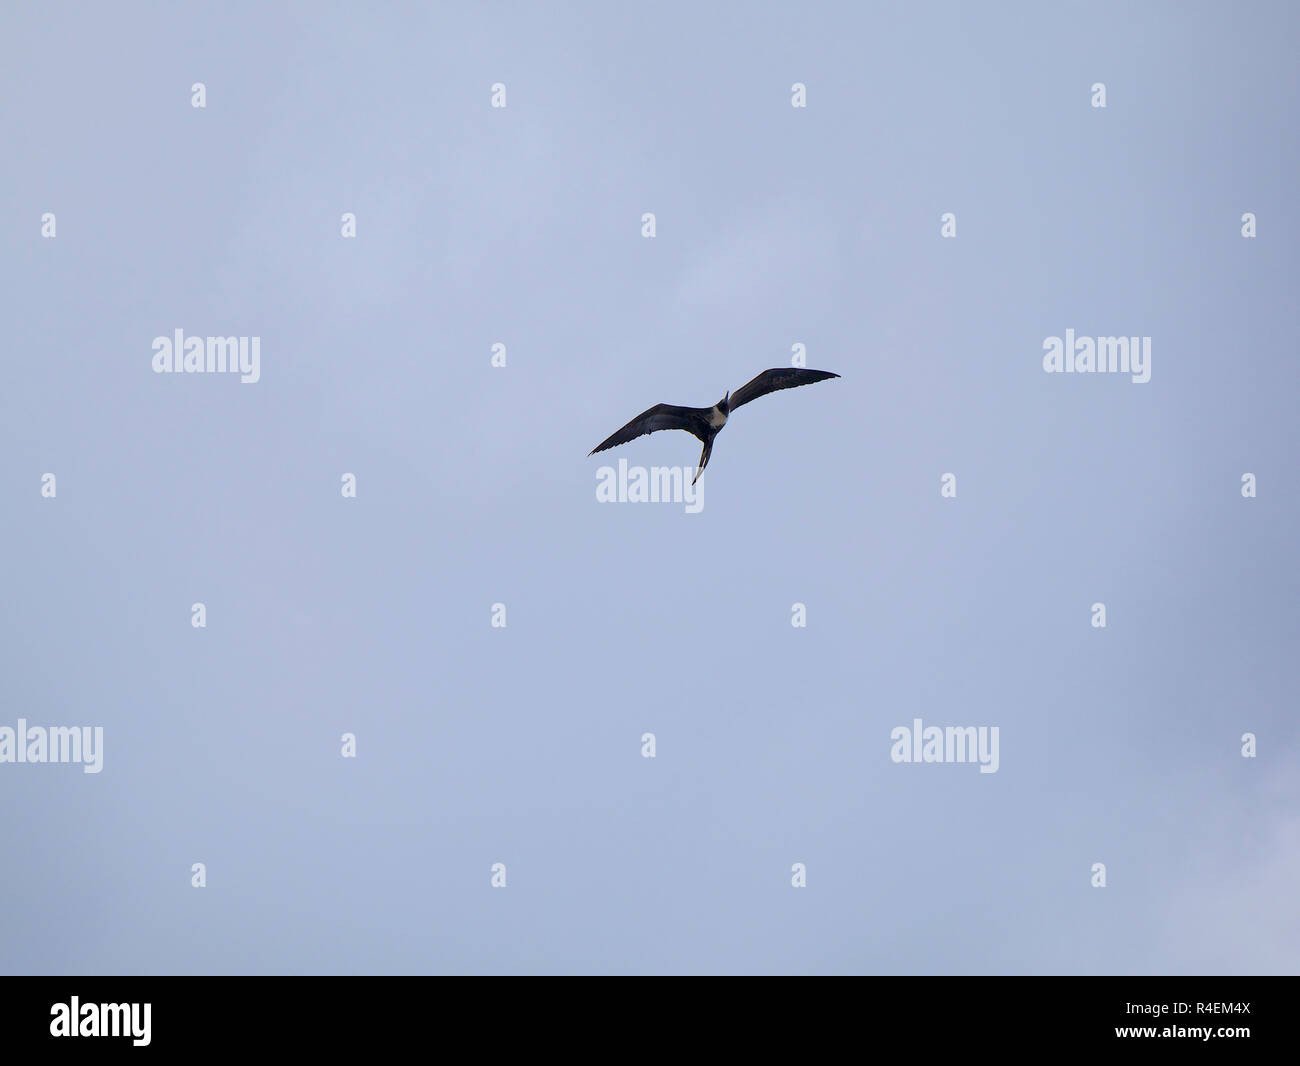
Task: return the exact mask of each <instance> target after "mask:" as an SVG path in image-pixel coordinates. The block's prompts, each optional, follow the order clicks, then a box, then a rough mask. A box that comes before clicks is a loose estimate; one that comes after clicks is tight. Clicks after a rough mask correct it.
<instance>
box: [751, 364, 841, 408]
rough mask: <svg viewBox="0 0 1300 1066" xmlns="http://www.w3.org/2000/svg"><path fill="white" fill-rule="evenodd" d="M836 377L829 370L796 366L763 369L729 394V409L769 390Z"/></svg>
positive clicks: (755, 398) (793, 386)
mask: <svg viewBox="0 0 1300 1066" xmlns="http://www.w3.org/2000/svg"><path fill="white" fill-rule="evenodd" d="M837 377H839V374H832V373H831V372H830V371H829V370H805V369H804V368H803V367H797V366H785V367H777V368H775V369H774V370H764V371H763V372H762V373H761V374H759V375H758V377H756V378H754V380H753V381H749V382H746V383H745V384H744V385H741V386H740V388H738V389H737V390H736V391H735V392H733V393H732V394H731V409H732V410H733V411H734V410H735V409H736V408H737V407H743V406H744V405H745V404H747V403H749V401H750V400H757V399H758V398H759V397H760V396H766V395H767V394H768V393H769V392H776V391H777V390H778V389H793V388H797V387H798V386H799V385H811V384H812V383H813V382H814V381H825V380H826V379H827V378H837Z"/></svg>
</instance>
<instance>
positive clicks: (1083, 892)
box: [0, 3, 1300, 973]
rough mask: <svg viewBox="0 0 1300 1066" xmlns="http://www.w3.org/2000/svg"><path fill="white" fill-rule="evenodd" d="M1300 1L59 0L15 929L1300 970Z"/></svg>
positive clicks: (22, 377)
mask: <svg viewBox="0 0 1300 1066" xmlns="http://www.w3.org/2000/svg"><path fill="white" fill-rule="evenodd" d="M376 7H378V9H376ZM810 8H811V9H810ZM1298 30H1300V15H1298V14H1297V9H1296V8H1295V6H1294V5H1289V4H1283V3H1277V4H1263V3H1261V4H1253V5H1249V6H1248V7H1247V8H1245V9H1243V8H1240V7H1237V6H1233V5H1227V4H1215V5H1206V4H1177V5H1174V4H1143V5H1140V6H1137V7H1136V8H1135V5H1131V4H1117V5H1109V4H1099V3H1086V4H1073V5H1058V4H1053V5H1041V4H1014V5H1012V4H989V5H978V6H976V5H960V6H958V5H947V4H944V5H924V4H907V5H900V4H889V5H872V6H868V5H862V4H849V3H843V4H822V5H816V6H815V7H812V6H811V5H791V4H770V5H758V4H732V5H701V4H696V3H682V4H667V3H655V4H652V5H645V6H641V7H634V6H631V5H596V4H590V5H581V6H576V5H557V4H547V5H523V4H519V5H491V6H488V5H451V4H447V5H439V6H436V7H435V6H431V5H410V6H399V5H382V6H376V5H365V6H364V9H363V7H362V6H360V5H349V6H343V5H336V6H329V5H324V4H319V5H318V4H299V5H293V6H290V5H286V4H269V5H262V4H247V5H240V4H223V5H219V6H217V5H204V6H202V7H199V6H197V5H174V4H161V3H160V4H156V5H140V4H124V5H116V6H115V7H113V8H112V9H111V10H110V9H109V8H102V9H101V8H99V7H95V6H92V5H60V4H52V3H41V4H21V5H19V4H8V5H5V7H4V9H3V12H2V13H0V146H3V155H4V163H3V165H0V273H2V274H3V279H4V283H3V285H2V286H0V315H2V320H3V330H4V336H3V351H4V375H5V387H4V389H3V390H0V492H3V498H4V500H5V506H4V511H3V523H0V544H3V547H4V557H5V559H6V562H7V566H6V567H5V579H4V583H3V596H2V601H3V611H2V612H0V618H3V625H4V632H3V636H4V647H5V651H4V653H3V662H4V670H3V678H4V682H3V689H2V690H0V691H2V692H3V700H2V706H0V727H4V726H8V727H10V728H15V727H17V725H18V720H19V719H20V718H21V719H26V720H27V721H28V722H29V723H30V724H32V725H41V726H54V725H66V726H73V725H81V726H99V727H102V728H103V730H104V750H103V769H102V772H100V773H98V774H85V773H83V772H82V770H81V768H79V767H77V766H75V765H27V764H24V765H15V764H0V810H3V811H4V812H5V816H4V817H3V818H0V970H3V971H4V972H18V973H47V972H49V973H63V972H92V973H99V972H106V973H156V972H165V973H172V972H176V973H207V972H219V973H227V972H234V973H246V972H256V973H267V972H269V973H336V972H347V973H356V972H359V973H379V972H382V973H388V972H402V973H405V972H475V973H479V972H482V973H499V972H509V973H536V972H566V973H567V972H599V973H627V972H656V973H657V972H669V973H680V972H685V973H695V972H727V973H732V972H764V973H860V972H868V973H874V972H880V973H987V972H993V973H1026V972H1028V973H1058V972H1068V973H1074V972H1084V973H1094V972H1102V973H1139V972H1140V973H1167V972H1179V973H1181V972H1192V973H1202V972H1216V973H1217V972H1260V971H1263V972H1295V971H1296V970H1297V968H1300V967H1298V966H1297V960H1300V918H1297V909H1296V899H1297V898H1300V777H1298V775H1297V769H1296V767H1297V756H1298V755H1300V738H1298V736H1297V727H1296V682H1295V677H1296V673H1295V663H1296V651H1297V643H1298V638H1300V622H1298V620H1297V603H1298V602H1300V599H1298V596H1297V593H1298V592H1300V587H1298V586H1300V580H1298V577H1297V573H1298V571H1297V567H1296V561H1295V560H1296V556H1295V552H1296V545H1297V543H1298V541H1300V536H1298V534H1300V528H1298V527H1300V521H1298V519H1300V506H1298V505H1297V492H1298V491H1300V486H1298V485H1297V477H1296V472H1297V467H1296V457H1297V455H1298V454H1300V439H1298V438H1300V431H1298V430H1297V419H1296V416H1295V402H1296V396H1297V394H1298V393H1297V386H1298V385H1300V380H1298V377H1300V375H1297V370H1296V365H1297V364H1296V338H1297V336H1298V335H1300V309H1298V307H1300V305H1298V304H1297V300H1296V278H1297V247H1298V245H1297V239H1296V238H1297V228H1298V223H1300V218H1298V217H1297V206H1296V196H1295V190H1296V174H1297V173H1298V172H1300V168H1298V166H1297V163H1298V162H1300V161H1298V160H1297V143H1298V141H1297V136H1296V132H1297V117H1298V110H1300V104H1298V101H1297V97H1296V94H1295V55H1296V49H1297V44H1298V43H1300V42H1298V38H1300V33H1298V32H1297V31H1298ZM198 82H201V83H203V85H204V86H205V91H206V107H203V108H196V107H193V106H192V86H193V85H194V84H195V83H198ZM497 83H501V84H503V85H504V86H505V87H506V93H507V97H506V101H507V106H506V107H504V108H493V107H492V106H491V92H492V86H493V85H494V84H497ZM795 83H802V84H804V85H805V86H806V87H807V97H806V101H807V106H806V107H803V108H796V107H793V106H792V93H791V88H792V86H793V85H794V84H795ZM1095 83H1104V85H1105V95H1106V106H1105V107H1104V108H1099V107H1094V106H1092V104H1093V101H1094V99H1095V92H1094V90H1093V86H1094V84H1095ZM47 212H48V213H53V214H54V216H55V219H56V236H54V237H53V238H48V237H43V236H42V216H43V215H44V214H46V213H47ZM346 212H350V213H353V214H354V215H355V218H356V237H355V238H353V239H347V238H344V237H343V236H342V235H341V217H342V216H343V214H344V213H346ZM646 212H652V213H653V214H654V215H655V224H656V235H655V236H654V237H653V238H652V239H651V238H646V237H643V236H642V216H643V215H644V214H645V213H646ZM1247 212H1250V213H1253V214H1254V215H1255V216H1256V220H1257V222H1256V224H1257V236H1256V237H1255V238H1254V239H1244V238H1243V237H1242V232H1241V231H1242V225H1243V223H1242V216H1243V214H1245V213H1247ZM945 213H952V214H953V215H955V220H956V237H955V239H945V238H944V237H942V236H941V233H940V229H941V216H942V215H944V214H945ZM177 329H182V330H184V331H185V333H186V334H187V335H193V336H245V337H257V338H260V353H261V365H260V372H261V377H260V380H259V381H258V382H257V383H256V384H241V383H240V382H239V381H238V379H237V377H233V376H229V375H226V376H220V375H206V374H190V375H184V374H182V375H176V374H155V373H154V372H153V371H152V369H151V360H152V357H153V349H152V344H153V340H154V338H155V337H158V336H171V335H172V334H173V331H175V330H177ZM1067 329H1072V330H1074V331H1075V332H1076V334H1079V335H1086V336H1093V337H1096V336H1110V335H1122V336H1137V337H1149V338H1151V351H1152V365H1151V380H1150V381H1149V382H1147V383H1145V384H1137V383H1133V382H1132V381H1131V380H1130V379H1129V378H1128V377H1126V376H1121V375H1114V374H1112V375H1108V374H1094V375H1064V374H1048V373H1045V372H1044V370H1043V365H1042V357H1043V344H1044V341H1045V339H1046V338H1050V337H1053V336H1064V334H1065V331H1066V330H1067ZM495 343H501V344H504V345H505V346H506V352H507V356H506V366H505V367H502V368H494V367H493V366H492V365H491V352H492V346H493V344H495ZM796 344H803V345H804V346H805V347H806V352H807V363H808V365H809V366H811V367H816V368H819V369H827V370H832V371H835V372H837V373H839V374H841V375H842V378H841V380H838V381H831V382H827V383H825V384H818V385H815V386H813V387H810V388H804V389H799V390H795V391H791V392H782V393H780V394H778V395H775V396H771V397H767V398H764V399H762V400H759V401H758V402H756V403H754V404H752V405H750V406H747V407H745V408H744V409H743V410H742V411H740V412H737V413H736V414H735V416H734V417H733V420H732V422H731V423H730V424H729V425H728V427H727V429H726V431H725V432H724V433H723V434H722V436H721V437H719V439H718V442H717V445H716V447H715V448H714V451H713V456H712V459H711V462H710V465H709V468H708V470H707V472H706V473H705V475H704V476H703V478H702V479H701V484H702V485H703V486H704V507H703V509H702V510H701V511H700V512H699V513H697V514H687V513H685V512H684V509H683V507H682V506H681V505H680V504H636V503H624V504H607V503H600V502H598V501H597V498H596V492H595V489H596V484H597V470H598V469H599V467H600V466H601V465H602V463H605V462H608V463H616V462H617V460H618V459H619V458H625V459H627V460H628V462H629V463H632V464H635V465H644V466H649V465H682V466H691V465H693V464H694V463H695V462H696V459H697V457H698V453H699V444H698V442H696V441H694V440H692V439H691V438H689V437H688V436H686V435H685V434H682V433H665V434H656V435H654V436H650V437H646V438H643V439H641V440H639V441H636V442H634V443H632V444H630V445H627V446H626V447H624V448H621V449H619V450H618V451H617V452H611V453H608V454H607V455H602V456H599V457H593V458H587V452H588V451H589V450H590V449H591V447H592V446H593V445H594V444H595V443H596V442H598V441H600V440H602V439H603V438H604V437H606V436H607V435H608V434H609V433H611V432H612V431H613V430H615V429H617V428H618V426H620V425H621V424H622V423H623V422H625V421H626V420H627V419H629V418H631V417H632V416H633V415H635V414H636V413H637V412H639V411H641V410H643V409H644V408H646V407H648V406H650V405H651V404H653V403H656V402H660V401H663V402H669V403H677V404H687V405H705V404H710V403H713V402H714V401H715V400H717V399H718V398H719V397H720V396H721V395H722V394H723V393H724V391H726V390H727V389H733V390H734V389H735V388H736V387H738V386H739V385H741V384H742V383H744V382H745V381H747V380H748V379H749V378H750V377H752V376H753V375H754V374H755V373H756V372H758V371H759V370H761V369H763V368H765V367H770V366H783V365H789V363H790V360H791V352H792V346H794V345H796ZM46 473H53V474H55V475H56V479H57V496H55V497H54V498H46V497H43V496H42V493H41V487H42V475H44V474H46ZM345 473H352V474H354V475H355V476H356V479H357V495H356V498H355V499H345V498H344V497H343V496H342V493H341V478H342V476H343V475H344V474H345ZM946 473H951V474H954V475H955V477H956V484H957V496H956V498H948V499H945V498H942V497H941V495H940V478H941V476H942V475H944V474H946ZM1245 473H1253V474H1254V475H1255V477H1256V481H1257V496H1256V497H1255V498H1253V499H1251V498H1244V497H1243V496H1242V475H1243V474H1245ZM199 602H201V603H203V604H204V605H205V609H206V622H207V624H206V627H205V628H195V627H194V626H193V625H192V624H191V621H192V605H193V604H194V603H199ZM496 603H503V604H505V605H506V609H507V620H508V621H507V625H506V627H505V628H493V627H492V625H491V624H490V622H491V615H492V605H493V604H496ZM1094 603H1104V604H1105V609H1106V623H1107V624H1106V627H1105V628H1104V629H1101V628H1096V627H1094V625H1093V619H1094V612H1093V604H1094ZM795 604H803V605H805V608H806V616H807V625H806V627H802V628H801V627H796V626H793V625H792V624H791V622H792V617H793V615H792V609H793V605H795ZM917 718H919V719H921V720H922V721H923V723H924V724H925V725H939V726H988V727H997V728H998V731H999V737H1000V757H999V766H998V770H997V772H996V773H989V774H982V773H980V772H979V770H978V768H977V767H976V766H974V765H971V764H958V765H952V764H922V765H906V764H896V763H894V762H893V761H891V758H890V750H891V741H890V733H891V730H893V729H894V728H895V727H898V726H902V725H907V726H910V725H911V723H912V722H913V721H914V719H917ZM647 732H649V733H653V734H654V736H655V742H656V754H655V757H654V758H644V757H643V755H642V747H643V744H642V736H643V734H645V733H647ZM1248 732H1249V733H1253V734H1255V736H1256V737H1257V756H1256V757H1255V758H1243V756H1242V739H1241V738H1242V736H1243V734H1245V733H1248ZM345 733H352V734H354V735H355V737H356V744H357V755H356V758H354V759H349V758H344V757H342V755H341V738H342V736H343V734H345ZM195 863H203V864H205V867H206V875H207V885H206V887H204V888H201V889H200V888H195V887H192V884H191V880H192V876H193V874H192V868H193V866H194V864H195ZM495 863H503V864H505V867H506V870H507V876H508V880H507V887H505V888H504V889H498V888H493V887H492V885H491V876H492V873H491V871H492V867H493V864H495ZM796 863H802V864H804V866H805V869H806V878H807V887H806V888H795V887H793V886H792V883H791V882H792V877H793V876H794V875H793V874H792V867H793V866H794V865H795V864H796ZM1096 863H1104V864H1105V868H1106V887H1105V888H1097V887H1093V881H1094V872H1093V870H1094V864H1096Z"/></svg>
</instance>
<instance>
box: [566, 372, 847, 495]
mask: <svg viewBox="0 0 1300 1066" xmlns="http://www.w3.org/2000/svg"><path fill="white" fill-rule="evenodd" d="M837 377H839V374H832V373H831V372H830V371H829V370H805V369H804V368H802V367H776V368H775V369H773V370H764V371H763V372H762V373H761V374H759V375H758V377H756V378H754V380H753V381H750V382H747V383H746V384H744V385H742V386H740V388H738V389H737V390H736V392H735V395H732V394H731V393H730V392H728V393H727V394H726V395H725V396H723V397H722V399H721V400H719V401H718V402H717V403H715V404H714V405H713V406H712V407H674V406H673V405H672V404H670V403H657V404H655V405H654V406H653V407H652V408H650V410H648V411H642V412H641V413H640V414H639V415H637V416H636V418H634V419H632V421H631V422H629V423H628V424H627V425H626V426H624V427H623V428H622V429H620V430H619V431H618V432H617V433H613V434H611V435H610V436H608V437H606V438H605V439H604V440H603V441H601V442H600V443H599V444H597V445H596V447H594V448H592V449H591V451H589V452H588V453H587V454H588V455H595V454H596V453H597V452H603V451H604V450H605V449H606V448H613V447H616V446H617V445H619V444H626V443H627V442H628V441H630V440H635V439H636V438H637V437H644V436H645V435H646V434H647V433H657V432H658V431H659V430H661V429H684V430H686V432H687V433H689V434H691V435H692V436H694V437H698V438H699V439H700V440H701V441H702V442H703V443H704V451H702V452H701V453H700V466H699V469H698V470H696V471H695V476H694V477H693V478H691V484H692V485H694V484H695V483H696V482H697V481H699V480H700V475H701V474H702V473H704V468H705V467H706V466H708V465H709V455H710V454H711V453H712V451H713V438H714V437H716V436H717V435H718V434H719V433H721V432H722V427H723V426H725V425H726V424H727V418H728V416H729V415H730V414H731V412H732V411H734V410H735V409H736V408H737V407H743V406H744V405H745V404H747V403H749V401H750V400H757V399H758V398H759V397H760V396H766V395H767V394H768V393H769V392H776V391H777V390H778V389H793V388H795V387H796V386H799V385H811V384H812V383H813V382H814V381H825V380H826V379H827V378H837Z"/></svg>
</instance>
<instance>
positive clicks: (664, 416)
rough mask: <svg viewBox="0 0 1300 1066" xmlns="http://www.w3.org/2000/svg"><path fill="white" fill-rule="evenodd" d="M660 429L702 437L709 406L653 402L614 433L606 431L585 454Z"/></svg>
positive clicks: (705, 431) (593, 452) (707, 422)
mask: <svg viewBox="0 0 1300 1066" xmlns="http://www.w3.org/2000/svg"><path fill="white" fill-rule="evenodd" d="M661 429H684V430H686V432H687V433H690V434H691V435H692V436H695V437H699V438H700V440H705V439H706V438H707V436H708V431H709V408H707V407H674V406H673V405H672V404H670V403H657V404H655V405H654V406H653V407H652V408H650V410H648V411H642V412H641V413H640V414H639V415H637V416H636V418H634V419H632V421H631V422H629V423H628V424H627V425H626V426H624V427H623V428H622V429H620V430H619V431H618V432H617V433H612V434H610V435H609V436H608V437H606V438H605V439H604V440H603V441H601V442H600V443H599V444H597V445H596V446H595V447H594V448H592V449H591V451H589V452H588V453H587V454H588V455H595V454H596V453H597V452H603V451H604V450H605V449H606V448H614V447H617V446H618V445H620V444H626V443H627V442H628V441H630V440H636V438H637V437H644V436H645V435H646V434H647V433H657V432H658V431H659V430H661Z"/></svg>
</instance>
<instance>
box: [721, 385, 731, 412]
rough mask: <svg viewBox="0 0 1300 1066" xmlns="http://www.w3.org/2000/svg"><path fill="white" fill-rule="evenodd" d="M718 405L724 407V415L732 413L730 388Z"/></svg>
mask: <svg viewBox="0 0 1300 1066" xmlns="http://www.w3.org/2000/svg"><path fill="white" fill-rule="evenodd" d="M718 407H719V408H721V409H722V413H723V414H724V415H727V414H730V413H731V391H730V390H728V391H727V395H726V396H724V397H722V399H721V400H719V401H718Z"/></svg>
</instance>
